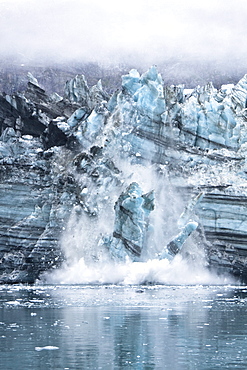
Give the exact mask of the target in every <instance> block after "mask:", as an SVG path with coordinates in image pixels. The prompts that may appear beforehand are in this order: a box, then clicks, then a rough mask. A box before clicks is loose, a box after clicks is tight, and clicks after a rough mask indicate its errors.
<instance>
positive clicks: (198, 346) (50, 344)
mask: <svg viewBox="0 0 247 370" xmlns="http://www.w3.org/2000/svg"><path fill="white" fill-rule="evenodd" d="M246 293H247V291H246V289H244V288H237V287H236V288H235V287H157V286H156V287H142V288H141V289H140V288H135V287H110V286H109V287H82V286H70V287H69V286H67V287H51V286H50V287H20V286H19V287H1V288H0V350H1V358H0V368H1V369H6V370H7V369H122V368H126V369H128V368H134V369H179V370H180V369H210V370H211V369H222V368H224V369H233V368H234V369H235V368H236V369H246V368H247V360H246V358H247V349H246V346H245V343H246V339H247V317H246V314H245V313H246V308H247V304H246V303H247V300H246Z"/></svg>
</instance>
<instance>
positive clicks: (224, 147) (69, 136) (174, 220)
mask: <svg viewBox="0 0 247 370" xmlns="http://www.w3.org/2000/svg"><path fill="white" fill-rule="evenodd" d="M28 77H29V82H28V86H27V89H26V91H25V93H16V94H14V95H7V94H4V93H2V94H1V95H0V132H1V137H0V162H1V167H0V180H1V181H0V193H1V196H0V261H1V263H0V282H2V283H17V282H23V283H25V282H27V283H32V282H34V281H35V279H37V278H38V277H39V276H40V274H41V273H42V272H44V271H47V270H49V269H55V268H58V267H59V266H60V265H61V264H62V262H63V261H64V260H65V259H67V260H69V259H73V258H79V257H80V256H82V255H83V256H85V258H86V259H88V260H94V261H96V262H95V263H97V260H99V259H100V258H112V259H113V260H124V259H125V258H130V259H132V260H143V259H148V258H169V255H170V256H171V255H172V256H174V255H175V254H176V253H177V252H178V251H179V250H180V249H181V248H182V249H181V251H180V252H179V253H182V255H183V256H184V258H188V259H191V261H192V260H193V259H196V255H197V254H203V255H204V257H205V263H206V264H207V265H208V267H209V268H215V269H217V270H218V271H220V272H223V273H224V272H230V273H232V274H235V275H238V276H241V278H242V279H244V280H246V279H247V274H246V267H247V252H246V251H247V249H246V245H247V220H246V211H247V209H246V208H247V206H246V197H247V191H246V183H247V181H246V177H247V175H246V173H247V172H246V171H247V169H246V151H247V144H246V141H247V131H246V122H247V75H245V76H244V77H243V78H242V79H241V80H240V81H239V82H238V83H237V84H236V85H223V86H222V87H221V88H220V89H219V90H217V89H216V88H214V86H213V85H212V84H211V83H209V84H207V85H206V86H203V87H200V86H198V87H196V88H195V89H193V90H187V89H185V87H184V86H182V85H179V86H165V85H164V82H163V80H162V77H161V75H160V74H159V73H158V71H157V68H156V67H151V68H150V69H149V70H148V71H147V72H146V73H144V74H142V75H140V74H139V73H138V71H137V70H131V71H130V72H129V74H127V75H125V76H123V77H122V88H121V90H119V91H115V92H114V93H113V94H112V96H108V94H107V93H106V92H105V91H104V89H103V87H102V84H101V82H100V81H99V82H98V83H97V84H96V85H95V86H92V87H89V86H88V85H87V82H86V80H85V78H84V76H82V75H77V76H75V78H73V79H72V80H70V81H68V82H67V83H66V86H65V91H64V96H59V95H58V94H56V93H54V94H52V95H47V94H46V93H45V91H44V90H43V89H42V87H41V86H39V83H38V81H37V80H36V79H35V78H34V77H33V76H32V75H31V74H29V76H28ZM200 194H203V195H202V196H201V195H200ZM196 228H197V229H196ZM195 229H196V230H195ZM191 233H192V234H191ZM190 234H191V235H190ZM189 235H190V236H189ZM187 238H188V240H187V241H186V239H187ZM189 240H190V242H189V243H188V241H189ZM184 242H185V244H184ZM183 244H184V246H182V245H183ZM193 245H194V246H196V247H194V248H193V247H191V246H193ZM102 256H104V257H102ZM105 256H107V257H105Z"/></svg>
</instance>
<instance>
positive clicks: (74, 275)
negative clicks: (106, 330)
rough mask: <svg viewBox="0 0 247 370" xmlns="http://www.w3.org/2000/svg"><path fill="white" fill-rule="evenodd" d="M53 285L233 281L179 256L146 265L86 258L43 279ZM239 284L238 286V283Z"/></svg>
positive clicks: (153, 260) (154, 260)
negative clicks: (97, 260) (87, 261)
mask: <svg viewBox="0 0 247 370" xmlns="http://www.w3.org/2000/svg"><path fill="white" fill-rule="evenodd" d="M43 280H44V281H45V282H49V283H52V284H121V285H141V284H164V285H197V284H203V285H211V284H212V285H223V284H233V283H234V279H233V278H231V277H228V276H218V275H217V274H216V273H214V272H211V271H209V270H208V269H207V268H206V267H205V266H203V265H198V264H197V266H195V265H194V264H193V263H191V262H189V261H186V260H184V259H183V258H182V256H180V255H177V256H176V257H175V258H174V260H173V261H171V262H169V261H168V260H166V259H164V260H158V259H151V260H148V261H146V262H131V261H128V262H126V263H114V262H111V261H108V262H95V263H93V264H87V263H85V260H84V258H81V259H80V260H78V262H76V263H74V264H71V265H64V266H63V268H62V269H60V270H56V271H55V272H53V273H52V274H48V273H46V274H45V275H44V276H43ZM235 283H236V282H235Z"/></svg>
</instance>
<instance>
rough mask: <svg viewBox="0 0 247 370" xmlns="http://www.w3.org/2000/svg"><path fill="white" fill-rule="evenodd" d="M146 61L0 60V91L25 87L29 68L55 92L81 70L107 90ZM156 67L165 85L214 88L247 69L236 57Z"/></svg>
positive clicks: (170, 62) (180, 61) (232, 80)
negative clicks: (58, 61)
mask: <svg viewBox="0 0 247 370" xmlns="http://www.w3.org/2000/svg"><path fill="white" fill-rule="evenodd" d="M148 67H150V66H148V65H145V63H144V64H143V65H140V66H138V65H136V64H135V65H131V64H128V65H127V64H121V65H103V64H102V65H101V64H99V63H94V62H90V63H89V62H74V63H70V64H65V63H64V64H62V63H59V64H54V63H53V64H44V63H42V62H39V63H38V62H37V61H35V62H32V61H29V62H23V61H20V60H17V59H8V60H7V59H5V60H0V91H3V92H5V93H7V94H13V93H15V92H17V91H25V89H26V85H27V82H28V79H27V73H28V72H31V73H32V74H33V75H34V76H35V77H36V78H37V79H38V81H39V83H40V85H41V86H42V87H43V88H44V90H45V91H46V92H47V93H52V92H57V93H58V94H61V95H63V92H64V86H65V83H66V81H67V80H70V79H71V78H73V77H74V76H75V75H76V74H83V75H84V76H85V77H86V79H87V82H88V85H89V86H93V85H95V84H96V83H97V81H98V80H99V79H101V80H102V85H103V87H104V89H105V90H106V91H107V92H108V93H112V92H113V91H115V90H116V89H118V88H121V76H122V75H123V74H125V73H128V71H129V70H130V69H131V68H137V69H138V70H139V72H141V73H142V72H144V71H145V70H146V69H147V68H148ZM158 69H159V71H160V73H161V75H162V77H163V80H164V83H165V84H166V85H171V84H172V85H178V84H184V85H185V87H187V88H194V87H195V86H197V85H200V86H203V85H205V84H206V83H208V82H213V84H214V86H215V87H216V88H219V87H220V86H221V85H222V84H226V83H234V84H235V83H237V82H238V81H239V80H240V78H242V76H243V75H244V74H245V73H247V63H245V62H243V61H237V60H236V61H235V63H234V64H233V63H232V62H231V63H229V62H227V61H222V62H214V61H211V62H207V61H201V60H200V59H197V60H189V59H183V58H180V59H168V60H164V61H163V62H161V63H159V65H158Z"/></svg>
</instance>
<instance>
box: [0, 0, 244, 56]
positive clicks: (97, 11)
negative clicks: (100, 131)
mask: <svg viewBox="0 0 247 370" xmlns="http://www.w3.org/2000/svg"><path fill="white" fill-rule="evenodd" d="M246 19H247V3H246V0H238V1H237V2H236V1H235V0H218V1H216V0H214V1H213V0H207V1H206V0H205V1H204V2H202V1H196V0H186V1H183V0H151V1H150V0H145V1H143V0H124V1H123V0H119V1H112V0H104V1H102V0H53V1H50V0H49V1H48V0H42V1H40V0H8V1H7V0H6V1H2V0H0V35H1V43H0V55H2V56H6V55H22V56H23V57H24V58H31V59H40V60H44V59H47V60H55V61H56V60H57V61H60V60H67V61H70V60H83V61H114V62H121V61H133V62H136V61H143V60H145V61H147V63H159V61H161V60H164V59H167V58H172V57H174V58H176V57H183V56H185V57H191V58H198V59H200V58H203V59H206V60H207V59H209V60H213V59H217V58H220V59H224V58H226V59H229V58H230V59H234V58H242V59H244V58H246V56H247V46H246V36H247V31H246Z"/></svg>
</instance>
